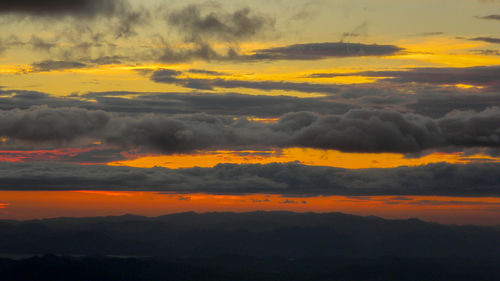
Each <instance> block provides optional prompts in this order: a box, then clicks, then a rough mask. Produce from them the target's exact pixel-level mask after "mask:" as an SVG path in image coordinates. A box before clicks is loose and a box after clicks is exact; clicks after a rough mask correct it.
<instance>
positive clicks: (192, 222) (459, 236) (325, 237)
mask: <svg viewBox="0 0 500 281" xmlns="http://www.w3.org/2000/svg"><path fill="white" fill-rule="evenodd" d="M0 253H2V254H3V256H4V257H5V258H3V259H1V260H0V278H1V279H0V280H53V281H57V280H124V281H126V280H194V281H196V280H308V281H309V280H353V281H354V280H500V227H498V226H497V227H480V226H456V225H441V224H436V223H428V222H423V221H420V220H417V219H409V220H385V219H381V218H378V217H360V216H353V215H346V214H340V213H329V214H315V213H291V212H251V213H205V214H196V213H181V214H174V215H167V216H161V217H156V218H148V217H141V216H133V215H126V216H119V217H100V218H59V219H46V220H32V221H24V222H19V221H2V222H0ZM47 254H51V255H47ZM33 255H38V256H36V257H33ZM29 256H31V257H29ZM116 256H120V257H116ZM9 257H18V258H17V259H12V258H9ZM19 257H23V258H22V259H21V258H19Z"/></svg>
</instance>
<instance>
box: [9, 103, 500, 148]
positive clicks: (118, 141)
mask: <svg viewBox="0 0 500 281" xmlns="http://www.w3.org/2000/svg"><path fill="white" fill-rule="evenodd" d="M0 117H1V118H0V136H1V137H5V138H8V139H11V140H12V141H16V140H17V141H20V142H21V143H23V142H26V143H49V142H50V143H55V144H56V145H60V144H61V143H68V142H72V141H83V140H89V141H103V142H104V143H105V144H108V145H117V146H120V147H122V148H124V149H131V148H139V149H142V150H149V151H160V152H164V153H186V152H192V151H196V150H204V149H236V148H241V147H245V148H248V147H260V148H276V147H309V148H320V149H335V150H340V151H345V152H374V153H375V152H399V153H417V152H422V151H425V150H439V149H449V148H475V147H489V148H498V147H499V146H500V130H499V126H500V108H489V109H486V110H484V111H482V112H479V113H477V112H468V111H465V112H463V111H454V112H451V113H449V114H447V115H446V116H444V117H442V118H436V119H432V118H429V117H425V116H421V115H416V114H403V113H399V112H393V111H384V110H367V109H354V110H349V111H348V112H347V113H344V114H338V115H318V114H316V113H312V112H295V113H287V114H285V115H283V116H281V118H280V119H279V121H278V122H277V123H270V124H266V123H260V122H254V121H249V120H247V119H237V120H234V119H233V118H231V117H220V116H213V115H208V114H191V115H179V116H164V115H153V114H150V115H142V116H135V117H134V116H119V115H116V114H111V113H106V112H103V111H96V110H85V109H79V108H48V107H33V108H30V109H27V110H16V109H15V110H10V111H0Z"/></svg>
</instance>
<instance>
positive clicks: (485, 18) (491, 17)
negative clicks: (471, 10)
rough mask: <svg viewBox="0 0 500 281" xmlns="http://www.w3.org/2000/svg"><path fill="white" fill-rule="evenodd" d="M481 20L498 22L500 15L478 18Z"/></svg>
mask: <svg viewBox="0 0 500 281" xmlns="http://www.w3.org/2000/svg"><path fill="white" fill-rule="evenodd" d="M478 18H480V19H483V20H500V15H487V16H482V17H478Z"/></svg>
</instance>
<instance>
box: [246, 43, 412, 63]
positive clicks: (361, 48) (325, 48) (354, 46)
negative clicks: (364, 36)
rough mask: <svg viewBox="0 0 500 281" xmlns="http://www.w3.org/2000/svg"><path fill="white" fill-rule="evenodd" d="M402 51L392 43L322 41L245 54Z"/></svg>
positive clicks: (302, 56) (292, 56) (314, 56)
mask: <svg viewBox="0 0 500 281" xmlns="http://www.w3.org/2000/svg"><path fill="white" fill-rule="evenodd" d="M401 51H403V48H400V47H397V46H394V45H377V44H362V43H344V42H324V43H307V44H295V45H289V46H285V47H277V48H269V49H261V50H257V51H255V54H253V55H248V56H245V58H246V59H252V60H318V59H325V58H330V57H337V58H339V57H363V56H390V55H395V54H397V53H398V52H401Z"/></svg>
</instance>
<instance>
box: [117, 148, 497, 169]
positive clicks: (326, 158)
mask: <svg viewBox="0 0 500 281" xmlns="http://www.w3.org/2000/svg"><path fill="white" fill-rule="evenodd" d="M129 157H132V156H131V155H130V156H129ZM471 159H474V161H478V160H482V161H485V162H486V161H488V162H500V157H499V158H494V157H491V156H486V155H468V156H464V155H463V154H462V153H443V152H436V153H432V154H429V155H425V156H422V157H420V158H405V157H404V155H403V154H398V153H345V152H340V151H337V150H321V149H311V148H287V149H283V150H274V151H273V150H270V151H228V150H219V151H213V152H208V151H207V152H199V153H193V154H174V155H156V156H155V155H148V156H142V157H138V158H135V159H130V160H123V161H116V162H111V163H108V165H111V166H131V167H140V168H151V167H154V166H159V167H166V168H171V169H176V168H189V167H195V166H197V167H213V166H215V165H217V164H219V163H235V164H268V163H274V162H277V163H286V162H295V161H298V162H300V163H302V164H305V165H311V166H331V167H339V168H346V169H362V168H393V167H399V166H418V165H426V164H430V163H438V162H447V163H457V164H466V163H470V162H472V160H471Z"/></svg>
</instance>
